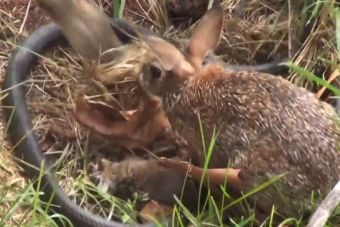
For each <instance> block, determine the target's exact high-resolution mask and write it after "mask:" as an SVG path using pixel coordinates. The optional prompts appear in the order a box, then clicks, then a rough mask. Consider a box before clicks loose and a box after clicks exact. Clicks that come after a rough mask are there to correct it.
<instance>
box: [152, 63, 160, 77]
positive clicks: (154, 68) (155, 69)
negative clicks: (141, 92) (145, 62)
mask: <svg viewBox="0 0 340 227" xmlns="http://www.w3.org/2000/svg"><path fill="white" fill-rule="evenodd" d="M150 74H151V77H152V79H159V78H160V77H161V75H162V71H161V70H160V69H159V68H158V67H157V66H154V65H150Z"/></svg>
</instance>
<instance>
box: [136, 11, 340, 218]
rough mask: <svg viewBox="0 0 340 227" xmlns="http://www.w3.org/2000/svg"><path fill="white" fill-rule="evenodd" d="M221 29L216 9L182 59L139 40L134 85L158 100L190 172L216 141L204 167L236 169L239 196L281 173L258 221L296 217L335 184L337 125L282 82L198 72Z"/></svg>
mask: <svg viewBox="0 0 340 227" xmlns="http://www.w3.org/2000/svg"><path fill="white" fill-rule="evenodd" d="M222 24H223V11H222V9H221V8H220V7H213V8H212V9H210V10H209V11H208V12H207V13H206V14H205V15H204V17H203V18H202V19H201V21H200V23H199V25H198V26H197V27H196V29H195V30H194V31H193V35H192V37H191V39H190V42H189V44H188V47H187V53H181V52H180V51H179V50H178V49H176V48H175V47H174V46H173V45H172V44H170V43H168V42H166V41H165V40H163V39H161V38H159V37H155V36H148V35H147V36H144V37H143V40H144V41H145V43H146V44H147V46H148V48H149V49H150V52H151V54H152V55H153V56H154V57H155V58H154V59H155V60H152V61H151V62H150V63H148V64H145V66H144V67H143V70H142V71H141V73H140V75H139V83H140V84H141V87H142V88H143V89H144V90H145V92H147V93H149V95H150V96H156V97H160V98H161V100H162V108H163V109H164V111H165V113H166V115H167V117H168V119H169V122H170V124H171V127H172V130H173V131H174V132H175V133H176V134H178V135H179V136H180V137H182V138H183V139H184V140H185V141H186V144H187V148H188V150H189V153H190V157H191V161H192V162H193V164H194V165H198V166H203V165H204V161H205V158H206V154H205V147H206V146H208V145H209V143H210V141H211V138H212V136H213V135H215V134H216V136H217V140H216V142H215V145H214V151H213V153H212V156H211V159H210V162H209V168H226V167H228V166H230V167H232V168H235V169H240V174H239V178H240V180H241V181H242V182H244V184H242V187H239V188H238V190H240V191H244V192H246V191H249V190H251V189H253V188H254V187H256V186H258V185H260V184H261V183H264V182H265V181H267V180H268V179H270V178H271V177H275V176H277V175H281V174H285V175H284V176H283V177H282V178H281V179H279V180H278V181H276V182H275V186H274V185H271V186H269V187H268V188H266V189H265V190H262V191H260V192H259V193H257V194H256V195H255V196H253V197H252V198H253V199H254V200H256V210H257V211H258V213H259V214H260V213H261V212H262V213H263V214H266V215H267V214H269V213H270V211H271V209H272V205H275V207H276V208H277V211H278V213H279V214H281V215H284V216H289V217H292V216H299V215H301V214H302V213H303V211H305V210H306V209H307V208H308V207H307V205H308V202H309V201H310V196H311V193H312V192H313V191H314V192H321V193H325V192H327V191H328V190H329V189H330V188H331V187H332V186H334V185H335V184H336V182H337V181H338V180H339V177H340V153H339V149H340V148H339V146H340V125H338V123H339V122H338V120H339V118H338V116H337V114H336V113H335V111H334V109H333V108H332V107H331V106H330V105H328V104H327V103H323V102H321V101H319V100H318V99H317V98H316V97H315V96H314V94H312V93H311V92H309V91H307V90H306V89H304V88H299V87H297V86H295V85H293V84H291V83H290V82H289V81H286V80H284V79H283V78H280V77H277V76H272V75H269V74H264V73H256V72H250V71H240V72H233V71H228V70H225V69H224V68H223V67H222V66H221V65H219V64H206V65H203V64H202V62H203V59H204V57H205V56H206V55H207V53H208V52H209V51H211V50H212V49H214V48H215V47H216V45H217V44H218V41H219V38H220V34H221V29H222ZM200 123H201V126H202V129H203V134H204V137H202V136H201V132H200V131H201V130H200ZM202 138H204V140H203V141H202ZM202 143H203V145H202Z"/></svg>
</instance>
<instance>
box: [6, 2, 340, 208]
mask: <svg viewBox="0 0 340 227" xmlns="http://www.w3.org/2000/svg"><path fill="white" fill-rule="evenodd" d="M97 2H98V3H99V4H100V5H101V6H102V8H103V10H105V12H106V13H108V14H109V15H110V13H111V12H112V8H111V4H110V1H105V0H98V1H97ZM162 2H163V1H161V0H145V1H144V0H143V1H142V0H136V1H129V0H128V1H127V3H126V8H125V10H124V17H125V18H126V20H127V21H129V22H133V23H136V24H140V25H143V26H145V27H147V28H148V29H150V30H152V31H155V32H158V33H159V34H162V35H163V36H165V37H167V38H169V39H172V40H180V39H185V38H187V37H189V34H190V32H191V28H192V26H191V25H192V24H193V23H194V22H195V19H197V18H199V16H201V15H202V14H203V13H204V10H205V7H203V8H202V6H201V5H196V7H197V8H196V9H197V10H193V12H191V11H190V12H189V13H188V14H189V16H188V15H186V16H185V14H183V12H182V11H185V10H186V9H187V8H185V7H184V6H182V5H181V3H179V2H180V1H169V2H171V3H172V4H173V5H172V6H173V8H171V9H170V11H165V9H166V6H165V5H163V4H162ZM192 2H195V1H192ZM222 2H223V7H224V9H225V12H226V18H225V25H224V26H225V27H224V34H223V38H222V39H221V45H220V46H219V48H218V49H217V50H216V53H217V54H219V55H222V57H223V59H224V61H225V62H227V63H229V64H256V63H267V62H271V61H275V60H279V59H284V58H293V59H294V62H295V63H297V64H299V65H300V66H302V67H304V68H306V69H307V70H308V71H311V72H314V73H315V74H317V75H320V76H322V77H323V78H324V79H326V80H327V79H328V78H329V77H330V76H331V75H332V73H334V71H335V69H336V67H338V65H339V57H338V52H337V48H336V45H335V42H334V37H335V20H334V15H333V5H334V4H335V3H334V1H329V2H328V3H327V2H326V3H323V4H320V6H319V7H318V8H316V6H315V5H313V4H312V5H310V4H311V2H313V1H304V0H298V1H291V3H290V4H289V3H288V2H289V1H285V0H280V1H274V0H263V1H255V0H252V1H243V0H223V1H222ZM13 6H17V7H21V8H16V9H15V8H14V9H15V10H16V11H15V13H14V11H12V10H13V8H12V7H13ZM170 6H171V5H170ZM26 9H27V8H26V6H25V5H23V4H21V5H20V4H19V5H18V3H17V2H15V1H4V2H2V3H0V10H1V13H0V15H1V17H0V27H1V28H2V29H0V30H1V31H2V32H1V33H0V46H1V53H0V57H1V59H0V61H1V62H0V63H1V64H0V69H1V77H3V76H4V70H5V66H6V63H7V61H8V58H9V55H10V53H11V51H12V50H13V49H14V48H15V44H18V42H19V41H20V40H22V39H23V38H24V37H25V36H27V35H28V34H29V33H30V32H31V31H32V30H34V29H35V28H36V27H35V26H33V24H34V25H37V24H42V23H45V22H46V21H47V19H46V18H45V17H44V16H42V15H43V14H41V13H39V12H36V11H34V10H31V11H26ZM307 9H308V10H307ZM310 11H313V12H315V13H314V16H313V17H312V16H310V15H309V16H308V14H309V12H310ZM11 12H12V13H11ZM27 12H28V13H27ZM181 16H182V17H181ZM190 16H193V17H194V19H192V18H190ZM17 18H21V19H20V20H18V19H17ZM171 19H172V20H173V21H175V24H173V23H172V22H171ZM30 20H32V21H33V22H32V24H30ZM37 21H39V23H36V22H37ZM179 21H180V22H179ZM306 24H308V27H307V28H306V26H305V25H306ZM320 47H323V48H320ZM115 51H121V50H115ZM138 53H140V54H141V55H143V52H142V51H139V52H138ZM130 56H131V55H130ZM141 59H143V58H141V57H140V56H135V58H126V59H125V60H124V61H120V62H119V63H110V64H106V65H99V66H98V65H95V66H94V65H91V64H88V65H86V64H85V65H84V62H83V61H82V60H81V59H80V58H79V56H77V55H76V54H74V53H73V51H72V50H70V49H69V48H59V49H58V50H55V51H51V52H50V53H48V54H47V55H46V56H45V58H43V59H41V61H40V62H39V65H38V67H37V68H36V69H35V71H34V72H33V73H32V76H31V78H32V79H30V80H29V81H28V82H27V83H26V84H25V86H26V87H27V88H28V92H27V98H28V99H27V100H28V104H29V108H30V111H31V113H32V119H33V124H34V130H35V132H36V133H37V135H38V137H39V139H40V143H41V146H42V147H43V150H44V151H45V152H46V155H47V156H49V157H51V160H54V161H57V162H58V163H59V165H60V167H61V168H60V169H59V176H60V179H61V184H62V187H63V188H64V189H65V190H66V191H68V192H69V194H71V195H76V194H78V196H77V198H78V199H79V201H80V200H81V199H83V198H84V197H86V193H85V192H82V191H81V190H80V189H79V188H77V189H75V188H74V185H73V182H74V181H73V180H70V179H77V178H78V179H79V177H80V176H82V177H85V179H84V180H85V181H86V182H88V181H89V178H88V177H87V176H88V171H89V170H90V168H89V164H88V163H89V162H94V163H95V162H96V161H97V160H98V158H102V157H103V156H105V157H106V158H109V159H111V160H121V159H122V157H121V151H122V149H123V148H121V147H119V146H117V145H116V144H115V143H114V141H110V140H107V139H105V138H102V137H100V136H98V135H96V134H94V133H91V132H90V131H88V130H87V129H85V128H83V127H82V126H80V125H79V124H78V123H77V121H76V120H75V119H74V117H73V116H72V114H71V110H72V108H73V106H74V91H76V90H79V89H85V90H86V94H87V95H88V96H89V97H90V98H91V99H93V100H105V101H106V102H109V103H110V102H112V103H113V102H115V103H116V102H118V103H119V105H120V106H121V108H122V109H131V108H134V107H135V106H136V103H137V101H138V95H137V94H138V92H137V90H138V88H137V87H136V83H135V77H134V76H133V75H135V74H136V72H137V71H138V68H135V66H136V65H138V64H136V62H137V63H140V62H139V61H141ZM84 66H85V67H84ZM286 76H289V78H291V79H293V80H294V82H296V83H300V85H302V84H303V85H304V84H305V82H306V81H305V80H303V79H301V78H299V77H298V76H297V75H296V74H295V73H291V74H290V75H286ZM98 79H99V80H100V81H101V82H104V84H105V85H106V86H103V84H101V83H98ZM336 81H337V82H336ZM333 82H334V83H337V84H338V85H339V77H335V79H334V81H333ZM309 88H311V89H314V91H317V90H318V87H317V86H315V85H314V86H310V87H309ZM327 97H328V96H327V95H326V96H323V98H324V99H327ZM157 143H160V144H161V146H165V145H164V144H163V143H162V142H159V141H157ZM158 148H159V146H158ZM149 149H151V150H152V149H157V145H150V148H149ZM127 152H131V151H127ZM60 157H61V158H60ZM84 157H86V158H85V159H84ZM79 195H82V196H79ZM83 205H88V204H87V203H83ZM98 207H99V206H96V207H95V208H93V207H92V206H91V205H88V206H87V208H90V209H94V210H95V211H97V212H98Z"/></svg>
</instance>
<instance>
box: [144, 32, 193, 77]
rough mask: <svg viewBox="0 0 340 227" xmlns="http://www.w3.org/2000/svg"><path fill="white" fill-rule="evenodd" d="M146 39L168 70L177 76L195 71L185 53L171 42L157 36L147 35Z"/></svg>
mask: <svg viewBox="0 0 340 227" xmlns="http://www.w3.org/2000/svg"><path fill="white" fill-rule="evenodd" d="M144 41H145V42H146V43H147V44H148V46H149V48H150V49H151V51H152V52H153V53H154V54H155V55H156V57H157V58H158V60H159V61H160V63H161V65H162V67H163V68H164V70H166V71H172V72H173V73H174V74H175V76H178V77H181V78H184V77H187V76H190V75H191V74H193V73H194V71H195V69H194V68H193V66H192V65H191V64H190V63H189V62H188V61H187V60H186V58H185V57H184V55H183V54H182V53H181V52H180V51H179V50H178V49H177V48H176V47H175V46H174V45H172V44H171V43H169V42H167V41H165V40H164V39H161V38H159V37H156V36H145V37H144Z"/></svg>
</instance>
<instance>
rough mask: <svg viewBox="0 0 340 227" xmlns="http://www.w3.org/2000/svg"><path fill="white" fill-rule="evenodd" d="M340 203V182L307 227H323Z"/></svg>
mask: <svg viewBox="0 0 340 227" xmlns="http://www.w3.org/2000/svg"><path fill="white" fill-rule="evenodd" d="M339 203H340V181H339V182H338V183H337V184H336V185H335V186H334V188H333V189H332V191H330V193H328V195H327V196H326V198H325V199H324V200H323V201H322V203H321V204H320V206H319V207H318V209H317V210H316V211H315V212H314V214H313V215H312V216H311V217H310V219H309V222H308V225H307V227H322V226H324V225H325V223H326V222H327V220H328V218H329V216H330V215H331V214H332V212H333V210H334V209H335V208H336V206H337V205H338V204H339Z"/></svg>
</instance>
